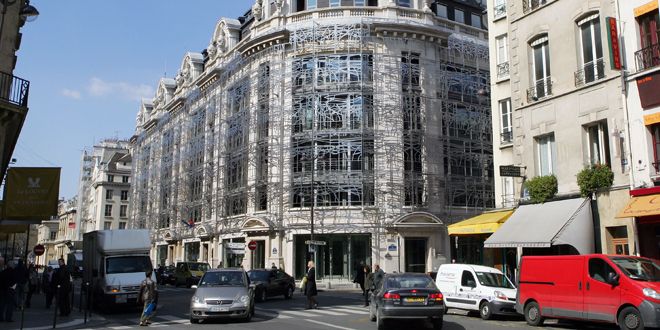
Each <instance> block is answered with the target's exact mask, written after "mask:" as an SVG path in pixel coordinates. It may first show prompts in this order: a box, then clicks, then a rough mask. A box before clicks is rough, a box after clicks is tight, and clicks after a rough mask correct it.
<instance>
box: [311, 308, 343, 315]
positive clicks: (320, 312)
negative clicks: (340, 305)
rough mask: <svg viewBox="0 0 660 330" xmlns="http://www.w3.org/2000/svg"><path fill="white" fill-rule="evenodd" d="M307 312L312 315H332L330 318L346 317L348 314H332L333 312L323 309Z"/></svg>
mask: <svg viewBox="0 0 660 330" xmlns="http://www.w3.org/2000/svg"><path fill="white" fill-rule="evenodd" d="M309 311H310V312H312V313H319V314H325V315H332V316H346V315H348V314H344V313H337V312H333V311H329V310H325V309H310V310H309Z"/></svg>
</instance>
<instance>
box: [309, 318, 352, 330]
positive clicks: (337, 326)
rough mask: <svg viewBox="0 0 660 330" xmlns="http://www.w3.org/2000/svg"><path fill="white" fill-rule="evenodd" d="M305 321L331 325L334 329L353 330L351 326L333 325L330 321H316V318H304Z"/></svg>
mask: <svg viewBox="0 0 660 330" xmlns="http://www.w3.org/2000/svg"><path fill="white" fill-rule="evenodd" d="M305 321H307V322H312V323H316V324H320V325H325V326H326V327H331V328H335V329H343V330H355V329H353V328H347V327H342V326H339V325H334V324H332V323H326V322H321V321H317V320H309V319H305Z"/></svg>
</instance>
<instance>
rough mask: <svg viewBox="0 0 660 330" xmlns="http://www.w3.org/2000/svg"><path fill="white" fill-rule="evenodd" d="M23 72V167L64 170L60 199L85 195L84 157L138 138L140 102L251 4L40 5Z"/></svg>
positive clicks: (50, 1)
mask: <svg viewBox="0 0 660 330" xmlns="http://www.w3.org/2000/svg"><path fill="white" fill-rule="evenodd" d="M31 3H32V5H34V6H35V7H37V9H38V10H39V12H40V16H39V17H38V19H37V20H36V21H34V22H27V23H26V24H25V25H24V26H23V28H22V29H21V32H22V33H23V41H22V44H21V48H20V49H19V51H18V53H17V56H18V63H17V65H16V70H15V71H14V75H16V76H19V77H21V78H24V79H27V80H29V81H30V97H29V108H30V111H29V113H28V116H27V120H26V122H25V125H24V126H23V130H22V131H21V135H20V138H19V141H18V145H17V146H16V148H15V150H14V154H13V157H14V158H16V159H17V160H18V162H17V163H16V165H15V166H58V167H62V177H61V185H60V197H64V198H70V197H73V196H74V195H76V193H77V186H78V177H79V170H80V168H79V167H80V156H81V153H82V150H83V149H84V148H85V147H91V146H92V145H93V144H94V143H95V142H98V141H99V140H101V139H103V138H111V137H119V138H129V137H130V136H131V135H133V133H134V131H135V117H136V115H137V111H138V109H139V106H140V98H141V97H148V98H152V97H153V96H154V91H155V88H156V85H157V83H158V79H160V78H161V77H163V76H164V75H165V74H167V77H174V75H175V74H176V72H177V71H178V70H179V68H180V65H181V62H182V60H183V57H184V55H185V53H186V52H188V51H192V52H201V51H202V50H203V49H204V48H206V47H207V46H208V44H209V41H210V40H211V35H212V34H213V30H214V28H215V25H216V23H217V22H218V21H219V19H220V18H221V17H229V18H237V17H238V16H240V15H242V14H244V13H245V12H246V11H247V10H248V9H249V8H250V7H251V5H252V4H253V3H254V1H252V0H186V1H183V0H182V1H172V0H112V1H104V0H64V1H55V0H32V1H31Z"/></svg>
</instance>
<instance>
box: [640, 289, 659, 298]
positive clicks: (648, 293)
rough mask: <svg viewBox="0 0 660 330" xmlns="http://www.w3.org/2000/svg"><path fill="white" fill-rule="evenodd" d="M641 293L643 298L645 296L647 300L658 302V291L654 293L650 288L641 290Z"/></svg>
mask: <svg viewBox="0 0 660 330" xmlns="http://www.w3.org/2000/svg"><path fill="white" fill-rule="evenodd" d="M642 292H643V293H644V295H645V296H647V297H649V298H653V299H658V300H660V293H658V291H655V290H653V289H651V288H644V290H642Z"/></svg>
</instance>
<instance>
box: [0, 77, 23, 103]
mask: <svg viewBox="0 0 660 330" xmlns="http://www.w3.org/2000/svg"><path fill="white" fill-rule="evenodd" d="M29 89H30V82H29V81H27V80H25V79H21V78H19V77H16V76H14V75H11V74H8V73H5V72H0V100H2V101H6V102H9V103H11V104H15V105H17V106H20V107H27V103H28V91H29Z"/></svg>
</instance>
